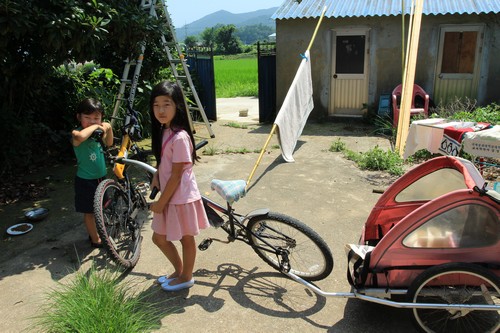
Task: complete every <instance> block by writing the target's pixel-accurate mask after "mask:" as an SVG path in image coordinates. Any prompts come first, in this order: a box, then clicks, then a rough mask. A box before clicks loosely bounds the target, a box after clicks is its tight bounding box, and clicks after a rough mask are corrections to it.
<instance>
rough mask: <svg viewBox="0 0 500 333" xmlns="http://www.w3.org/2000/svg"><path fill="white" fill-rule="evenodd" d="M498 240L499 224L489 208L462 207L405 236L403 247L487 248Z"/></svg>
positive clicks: (438, 216) (428, 222)
mask: <svg viewBox="0 0 500 333" xmlns="http://www.w3.org/2000/svg"><path fill="white" fill-rule="evenodd" d="M499 240H500V222H499V219H498V216H497V215H496V214H495V212H494V211H492V210H491V208H489V207H487V206H482V205H475V204H471V205H462V206H458V207H455V208H452V209H450V210H448V211H446V212H444V213H442V214H439V215H437V216H435V217H433V218H431V219H430V220H429V221H427V222H426V223H424V224H422V225H421V226H420V227H419V228H417V229H415V230H414V231H413V232H411V233H410V234H408V236H406V237H405V239H404V240H403V245H405V246H408V247H415V248H470V247H486V246H491V245H494V244H496V243H497V242H498V241H499Z"/></svg>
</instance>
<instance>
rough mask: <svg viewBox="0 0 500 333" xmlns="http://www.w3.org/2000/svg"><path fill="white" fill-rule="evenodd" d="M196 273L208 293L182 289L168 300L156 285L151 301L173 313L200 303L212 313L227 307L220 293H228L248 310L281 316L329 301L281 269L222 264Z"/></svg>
mask: <svg viewBox="0 0 500 333" xmlns="http://www.w3.org/2000/svg"><path fill="white" fill-rule="evenodd" d="M193 275H194V278H195V280H196V284H197V285H198V286H202V287H205V288H210V289H208V290H209V292H208V294H206V295H191V296H189V294H190V290H182V291H179V292H175V293H169V295H170V296H171V297H168V298H167V299H168V300H166V298H165V293H164V292H162V291H161V290H159V289H157V287H156V290H159V291H158V292H153V293H150V295H149V297H150V301H153V302H155V303H157V304H159V303H164V304H165V305H167V304H168V310H169V311H172V310H174V312H183V311H184V310H183V309H184V308H186V307H188V306H192V305H199V306H200V307H201V308H203V309H204V310H205V311H207V312H210V313H213V312H217V311H219V310H220V309H222V308H223V307H224V305H225V298H227V297H225V296H222V297H219V296H218V295H219V294H220V293H221V292H226V293H228V294H229V295H230V296H231V298H232V299H233V300H234V301H235V302H236V303H238V304H240V305H241V306H242V307H244V308H246V309H252V310H254V311H257V312H259V313H262V314H264V315H267V316H274V317H281V318H305V317H307V316H310V315H312V314H314V313H316V312H318V311H320V310H321V309H322V308H323V307H324V306H325V304H326V299H325V298H324V297H322V296H319V295H316V294H314V293H312V292H311V291H309V290H308V289H307V288H305V287H304V286H302V285H300V284H298V283H297V282H295V281H293V280H290V279H289V278H287V277H286V276H284V275H282V274H280V273H278V272H257V267H256V268H253V269H250V270H247V269H244V268H242V267H241V266H238V265H235V264H221V265H219V266H218V267H217V270H216V271H210V270H206V269H199V270H197V271H195V272H194V274H193ZM234 280H235V281H236V283H235V282H234ZM160 306H161V305H160Z"/></svg>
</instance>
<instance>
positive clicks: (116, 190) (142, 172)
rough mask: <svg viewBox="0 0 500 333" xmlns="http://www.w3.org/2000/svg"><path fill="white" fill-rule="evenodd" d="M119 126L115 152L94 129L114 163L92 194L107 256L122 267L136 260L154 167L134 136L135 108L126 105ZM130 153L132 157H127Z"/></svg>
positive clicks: (146, 212) (138, 132)
mask: <svg viewBox="0 0 500 333" xmlns="http://www.w3.org/2000/svg"><path fill="white" fill-rule="evenodd" d="M122 120H123V125H122V128H121V131H122V136H121V144H120V149H119V151H118V153H117V155H116V156H114V155H113V154H112V153H111V152H110V151H109V150H108V149H107V147H106V146H105V145H104V144H103V142H102V140H101V139H100V137H101V136H102V133H99V132H98V131H96V132H95V133H94V135H95V136H96V137H98V139H99V141H100V142H101V145H102V147H103V150H104V152H105V155H106V157H107V159H108V161H110V162H111V163H112V164H114V166H113V173H114V175H115V178H114V179H110V178H108V179H105V180H103V181H102V182H101V183H100V184H99V185H98V187H97V190H96V192H95V195H94V214H95V218H96V227H97V232H98V233H99V236H100V238H101V240H102V242H103V246H104V248H105V249H106V251H107V253H108V254H109V255H110V257H111V258H112V259H113V261H115V262H116V263H118V264H119V265H121V266H123V267H125V268H132V267H134V266H135V265H136V264H137V261H138V260H139V257H140V251H141V243H142V236H141V229H142V225H143V224H144V221H145V219H146V218H147V216H148V215H149V213H148V212H149V210H148V204H147V202H146V195H147V193H148V192H149V188H150V183H151V179H152V176H153V174H154V173H155V172H156V169H155V168H154V167H152V166H151V165H149V164H147V163H146V161H147V156H148V152H146V151H145V150H143V149H141V148H140V147H139V146H137V144H136V143H135V142H134V140H138V139H140V128H139V124H138V118H137V111H135V110H133V109H132V107H131V106H130V104H129V105H127V112H126V116H125V119H122ZM129 153H130V155H132V158H128V156H129Z"/></svg>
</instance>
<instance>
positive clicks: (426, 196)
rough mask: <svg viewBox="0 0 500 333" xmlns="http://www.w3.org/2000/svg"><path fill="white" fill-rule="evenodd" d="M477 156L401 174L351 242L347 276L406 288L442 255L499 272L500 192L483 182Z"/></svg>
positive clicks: (355, 281)
mask: <svg viewBox="0 0 500 333" xmlns="http://www.w3.org/2000/svg"><path fill="white" fill-rule="evenodd" d="M484 185H485V182H484V180H483V178H482V177H481V175H480V173H479V171H477V169H476V168H475V167H474V165H473V164H472V163H470V162H469V161H467V160H463V159H461V158H456V157H448V156H443V157H437V158H435V159H432V160H429V161H427V162H425V163H423V164H421V165H419V166H417V167H415V168H414V169H412V170H410V171H409V172H408V173H407V174H405V175H404V176H402V177H401V178H400V179H398V180H397V181H396V182H395V183H394V184H393V185H391V186H390V187H389V188H388V189H387V191H385V192H384V195H383V196H382V197H381V198H380V200H379V201H378V202H377V204H376V205H375V207H374V209H373V210H372V212H371V214H370V216H369V217H368V220H367V222H366V224H365V227H364V229H363V234H362V235H361V241H360V244H358V245H348V246H347V248H346V251H347V254H348V261H349V263H348V274H347V275H348V276H347V277H348V280H349V282H350V283H351V285H353V286H355V287H357V288H361V287H375V288H376V287H382V288H403V287H409V286H410V285H411V283H412V281H413V280H414V279H415V278H416V277H417V276H418V275H419V274H420V273H422V271H424V270H425V269H427V268H429V267H432V266H436V265H441V264H445V263H450V262H451V263H453V262H461V263H471V264H478V265H481V266H483V267H485V268H487V269H489V270H491V271H492V272H494V274H496V275H497V276H499V277H500V210H499V202H500V199H499V198H500V194H498V193H497V192H495V191H493V190H489V191H488V190H485V189H484Z"/></svg>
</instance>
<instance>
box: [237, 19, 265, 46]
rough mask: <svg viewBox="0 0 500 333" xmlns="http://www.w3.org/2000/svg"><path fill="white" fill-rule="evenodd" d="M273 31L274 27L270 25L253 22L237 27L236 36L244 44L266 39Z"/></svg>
mask: <svg viewBox="0 0 500 333" xmlns="http://www.w3.org/2000/svg"><path fill="white" fill-rule="evenodd" d="M273 32H275V29H274V28H272V27H270V26H267V25H263V24H255V25H246V26H242V27H238V29H237V30H236V36H238V37H239V38H240V39H241V41H242V42H243V43H244V44H246V45H250V44H254V43H256V42H258V41H264V40H268V39H269V35H270V34H272V33H273Z"/></svg>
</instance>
